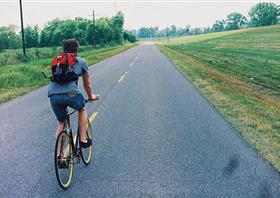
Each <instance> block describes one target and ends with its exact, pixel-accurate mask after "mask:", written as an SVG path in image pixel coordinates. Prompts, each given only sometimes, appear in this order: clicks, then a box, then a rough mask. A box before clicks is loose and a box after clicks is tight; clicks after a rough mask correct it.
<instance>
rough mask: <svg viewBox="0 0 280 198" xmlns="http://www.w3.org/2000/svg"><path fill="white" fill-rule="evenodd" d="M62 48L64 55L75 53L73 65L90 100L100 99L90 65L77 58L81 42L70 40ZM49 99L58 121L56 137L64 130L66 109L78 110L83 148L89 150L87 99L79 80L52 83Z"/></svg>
mask: <svg viewBox="0 0 280 198" xmlns="http://www.w3.org/2000/svg"><path fill="white" fill-rule="evenodd" d="M62 47H63V51H64V53H74V55H75V59H76V62H75V64H74V65H73V70H74V72H75V74H77V76H82V80H83V87H84V90H85V91H86V93H87V96H88V100H95V99H98V97H99V96H98V95H94V94H93V91H92V86H91V83H90V79H89V69H88V64H87V62H86V61H85V60H84V59H82V58H80V57H79V56H77V55H78V49H79V42H78V41H77V40H76V39H68V40H65V41H63V44H62ZM48 97H49V98H50V103H51V106H52V109H53V111H54V114H55V116H56V119H57V120H58V127H57V129H56V132H55V137H56V138H57V137H58V135H59V133H60V132H61V131H62V130H63V128H64V122H65V120H66V118H67V112H66V108H67V107H68V106H70V107H72V108H74V109H76V110H77V111H78V113H79V115H78V118H79V119H78V125H79V130H80V140H81V147H83V148H87V147H89V146H91V144H92V142H91V140H89V139H87V138H86V125H87V113H86V110H85V109H84V106H85V99H84V97H83V95H82V93H81V92H80V90H79V89H78V82H77V80H76V81H71V82H67V83H63V84H61V83H58V82H55V81H51V82H50V83H49V86H48Z"/></svg>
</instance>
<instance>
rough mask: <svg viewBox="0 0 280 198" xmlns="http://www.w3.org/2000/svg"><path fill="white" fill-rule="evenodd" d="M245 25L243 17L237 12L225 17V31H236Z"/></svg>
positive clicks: (245, 21) (245, 20)
mask: <svg viewBox="0 0 280 198" xmlns="http://www.w3.org/2000/svg"><path fill="white" fill-rule="evenodd" d="M246 23H247V19H246V17H245V16H243V15H242V14H240V13H238V12H233V13H231V14H229V15H228V16H227V19H226V29H227V30H237V29H240V27H241V26H242V25H244V24H246Z"/></svg>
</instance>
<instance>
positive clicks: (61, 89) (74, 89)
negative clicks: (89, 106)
mask: <svg viewBox="0 0 280 198" xmlns="http://www.w3.org/2000/svg"><path fill="white" fill-rule="evenodd" d="M76 60H77V61H78V62H77V63H75V65H73V68H74V72H75V73H76V74H77V75H78V76H81V75H82V74H84V73H88V71H89V69H88V64H87V62H86V61H85V60H84V59H82V58H80V57H78V56H76ZM62 93H81V92H80V91H79V89H78V85H77V83H76V81H73V82H69V83H65V84H59V83H56V82H52V81H51V82H50V84H49V87H48V96H50V95H52V94H62Z"/></svg>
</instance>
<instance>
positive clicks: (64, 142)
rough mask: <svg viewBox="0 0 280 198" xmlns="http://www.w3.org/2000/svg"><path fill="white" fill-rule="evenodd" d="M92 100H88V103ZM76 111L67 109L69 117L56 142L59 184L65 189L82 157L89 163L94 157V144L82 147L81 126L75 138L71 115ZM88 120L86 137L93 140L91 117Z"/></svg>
mask: <svg viewBox="0 0 280 198" xmlns="http://www.w3.org/2000/svg"><path fill="white" fill-rule="evenodd" d="M98 99H99V98H97V99H96V100H98ZM92 101H93V100H91V101H89V100H86V103H89V102H92ZM75 112H76V110H74V111H72V112H71V113H69V112H68V109H67V119H66V121H65V124H64V129H63V130H62V131H61V132H60V134H59V135H58V137H57V139H56V144H55V152H54V163H55V174H56V179H57V181H58V184H59V186H60V187H61V188H62V189H63V190H66V189H68V188H69V186H70V184H71V181H72V178H73V169H74V164H78V163H80V161H81V159H82V161H83V163H84V164H85V165H88V164H89V163H90V161H91V158H92V145H91V146H90V147H88V148H82V147H81V146H80V131H79V127H78V128H77V136H75V137H74V138H73V134H72V129H71V123H70V116H71V115H72V114H74V113H75ZM87 122H88V123H87V127H86V138H87V139H90V140H91V141H92V136H93V133H92V128H91V123H90V120H89V118H87ZM75 159H76V160H75Z"/></svg>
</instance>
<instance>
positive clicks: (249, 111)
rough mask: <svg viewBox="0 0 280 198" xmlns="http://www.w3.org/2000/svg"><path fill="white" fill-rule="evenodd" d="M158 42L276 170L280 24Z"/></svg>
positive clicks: (279, 137) (279, 125)
mask: <svg viewBox="0 0 280 198" xmlns="http://www.w3.org/2000/svg"><path fill="white" fill-rule="evenodd" d="M158 46H159V48H160V49H161V51H162V52H163V53H165V54H166V55H167V56H168V57H169V58H170V59H171V60H172V61H173V63H174V64H175V65H177V67H178V68H179V69H180V70H181V71H182V73H183V74H184V75H185V76H187V77H188V78H189V79H190V80H191V81H192V82H193V83H194V84H195V85H196V86H197V87H198V88H199V89H200V90H201V91H202V93H203V94H204V95H205V96H206V97H207V98H208V99H209V100H210V101H211V102H212V103H213V104H214V105H215V106H216V108H217V109H218V110H219V111H220V112H221V113H222V114H223V115H224V116H225V117H226V118H227V119H228V120H229V121H230V122H231V123H232V124H233V126H235V127H236V128H237V129H238V130H239V131H240V132H241V134H242V135H243V136H244V137H245V139H247V140H248V141H249V142H250V143H251V144H252V145H253V146H254V147H255V148H256V149H257V150H258V151H259V152H260V153H261V154H262V155H263V156H264V157H265V158H266V159H267V160H268V161H269V162H271V163H272V164H273V165H274V166H275V167H276V168H277V169H278V170H280V91H279V90H280V26H279V25H278V26H270V27H262V28H252V29H246V30H239V31H230V32H222V33H213V34H207V35H199V36H192V37H184V38H179V39H174V40H171V42H170V43H169V44H167V43H158Z"/></svg>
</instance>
